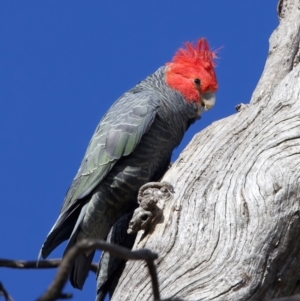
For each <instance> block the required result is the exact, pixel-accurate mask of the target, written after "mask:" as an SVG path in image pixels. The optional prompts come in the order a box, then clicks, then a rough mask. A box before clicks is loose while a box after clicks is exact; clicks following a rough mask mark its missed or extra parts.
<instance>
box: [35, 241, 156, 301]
mask: <svg viewBox="0 0 300 301" xmlns="http://www.w3.org/2000/svg"><path fill="white" fill-rule="evenodd" d="M95 249H97V250H102V251H107V252H110V253H111V254H112V255H113V256H115V257H119V258H122V259H125V260H145V261H146V263H147V266H148V268H149V273H150V276H151V280H152V290H153V296H154V300H160V295H159V287H158V279H157V273H156V268H155V265H154V260H155V259H157V257H158V256H157V254H155V253H153V252H151V251H150V250H147V249H142V250H139V251H130V250H128V249H126V248H123V247H120V246H118V245H114V244H109V243H106V242H104V241H102V240H97V239H90V240H87V239H85V240H82V241H80V242H79V243H77V244H76V245H75V246H74V247H72V248H71V249H70V250H69V251H68V252H67V254H66V255H65V257H64V258H63V259H62V261H61V264H60V265H59V268H58V271H57V274H56V276H55V278H54V280H53V282H52V283H51V284H50V286H49V287H48V289H47V290H46V292H45V293H44V294H43V295H42V296H41V297H40V298H39V299H38V301H53V300H57V299H59V298H60V297H61V296H62V293H61V292H62V290H63V288H64V286H65V284H66V282H67V281H68V277H69V274H70V271H71V268H72V265H73V262H74V260H75V258H76V257H77V256H78V255H80V254H81V253H83V252H90V251H92V250H95Z"/></svg>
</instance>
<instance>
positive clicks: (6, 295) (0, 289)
mask: <svg viewBox="0 0 300 301" xmlns="http://www.w3.org/2000/svg"><path fill="white" fill-rule="evenodd" d="M0 296H3V297H4V298H5V301H14V299H13V298H12V297H11V296H10V295H9V293H8V292H7V290H6V289H5V288H4V286H3V284H2V282H0Z"/></svg>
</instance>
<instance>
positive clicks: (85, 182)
mask: <svg viewBox="0 0 300 301" xmlns="http://www.w3.org/2000/svg"><path fill="white" fill-rule="evenodd" d="M158 106H159V100H158V99H157V97H156V96H154V95H153V93H152V92H151V91H140V92H137V93H133V92H130V91H129V92H127V93H125V94H124V95H123V96H122V97H121V98H119V99H118V100H117V101H116V102H115V103H114V105H113V106H112V107H111V108H110V109H109V111H108V112H107V114H106V115H105V116H104V117H103V118H102V120H101V121H100V123H99V125H98V126H97V128H96V131H95V133H94V135H93V137H92V139H91V141H90V143H89V146H88V149H87V151H86V153H85V156H84V158H83V160H82V162H81V165H80V168H79V170H78V172H77V174H76V176H75V178H74V180H73V182H72V184H71V186H70V188H69V190H68V192H67V195H66V197H65V201H64V204H63V207H62V210H61V211H62V212H64V211H65V210H67V209H68V208H69V207H70V206H71V205H72V204H73V203H74V202H77V201H80V199H82V198H84V197H85V196H87V195H88V194H89V193H90V192H91V191H92V190H93V189H94V188H95V187H96V186H97V185H98V184H99V183H100V182H101V181H102V180H103V179H104V177H105V176H106V175H107V174H108V173H109V171H110V170H111V169H112V168H113V166H114V165H115V164H116V162H117V161H118V160H119V159H120V158H122V157H123V156H128V155H130V154H131V153H132V152H133V151H134V150H135V148H136V147H137V145H138V144H139V142H140V141H141V139H142V136H143V135H144V134H145V133H146V132H147V131H148V130H149V128H150V127H151V125H152V123H153V121H154V119H155V116H156V111H157V108H158Z"/></svg>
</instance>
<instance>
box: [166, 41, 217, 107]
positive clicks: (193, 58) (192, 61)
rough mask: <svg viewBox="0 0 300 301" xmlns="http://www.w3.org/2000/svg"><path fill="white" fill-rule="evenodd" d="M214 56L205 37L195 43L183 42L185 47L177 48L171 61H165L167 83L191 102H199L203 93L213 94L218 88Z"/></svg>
mask: <svg viewBox="0 0 300 301" xmlns="http://www.w3.org/2000/svg"><path fill="white" fill-rule="evenodd" d="M215 58H216V53H215V52H214V51H211V50H210V49H209V45H208V43H207V41H206V40H205V39H203V38H202V39H199V40H198V42H197V44H196V45H193V44H192V43H185V49H183V48H181V49H179V50H178V51H177V53H176V54H175V55H174V57H173V60H172V62H170V63H167V70H166V82H167V84H168V85H169V86H170V87H171V88H173V89H175V90H177V91H179V92H180V93H181V94H182V95H183V96H184V98H185V99H186V100H187V101H191V102H201V98H202V96H203V94H205V93H210V94H213V95H214V92H216V90H217V89H218V83H217V78H216V74H215V70H214V67H215V62H214V59H215ZM212 105H213V104H212ZM212 105H211V106H212ZM211 106H210V107H211ZM208 108H209V107H208Z"/></svg>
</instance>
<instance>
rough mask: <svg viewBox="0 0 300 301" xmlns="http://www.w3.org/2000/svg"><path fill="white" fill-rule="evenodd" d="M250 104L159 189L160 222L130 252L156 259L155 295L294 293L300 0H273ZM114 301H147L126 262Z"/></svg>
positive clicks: (136, 271) (137, 269)
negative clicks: (163, 192)
mask: <svg viewBox="0 0 300 301" xmlns="http://www.w3.org/2000/svg"><path fill="white" fill-rule="evenodd" d="M278 13H279V18H280V25H279V27H278V28H277V29H276V30H275V31H274V33H273V34H272V36H271V39H270V51H269V56H268V59H267V62H266V66H265V70H264V72H263V74H262V77H261V79H260V82H259V83H258V85H257V88H256V90H255V91H254V93H253V96H252V100H251V103H250V105H248V106H241V110H240V112H239V113H237V114H235V115H233V116H230V117H228V118H225V119H223V120H220V121H218V122H215V123H213V124H212V125H211V126H209V127H208V128H206V129H205V130H203V131H202V132H200V133H199V134H197V135H196V136H195V137H194V139H193V140H192V141H191V143H190V144H189V145H188V146H187V148H186V149H185V150H184V151H183V153H182V154H181V155H180V158H179V159H178V160H177V161H176V162H175V163H174V165H173V166H172V168H171V169H170V170H169V171H168V172H167V174H166V175H165V177H164V179H163V181H167V182H170V183H171V184H172V185H173V186H174V189H175V193H174V195H173V198H171V199H170V200H168V201H167V202H165V204H164V205H163V206H164V209H163V215H164V217H163V219H162V221H161V222H160V223H159V224H158V225H157V226H156V228H155V230H154V231H153V232H152V233H151V234H149V235H146V237H142V234H141V233H139V235H138V238H137V240H136V243H135V247H134V248H135V249H140V248H149V249H151V250H152V251H154V252H157V253H158V254H159V259H158V260H157V268H158V277H159V282H160V289H161V296H162V298H167V297H175V296H176V297H180V298H182V299H184V300H210V299H215V300H247V299H249V298H252V299H260V298H272V297H276V296H285V295H292V294H296V293H299V292H300V222H299V217H300V211H299V210H300V184H299V182H300V179H299V178H300V114H299V113H300V64H298V62H299V42H300V0H281V1H279V5H278ZM112 300H113V301H116V300H138V301H142V300H152V296H151V282H150V278H149V276H148V271H147V267H145V265H144V264H141V263H140V262H128V263H127V266H126V268H125V271H124V273H123V276H122V277H121V279H120V281H119V284H118V287H117V289H116V291H115V294H114V296H113V298H112Z"/></svg>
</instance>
